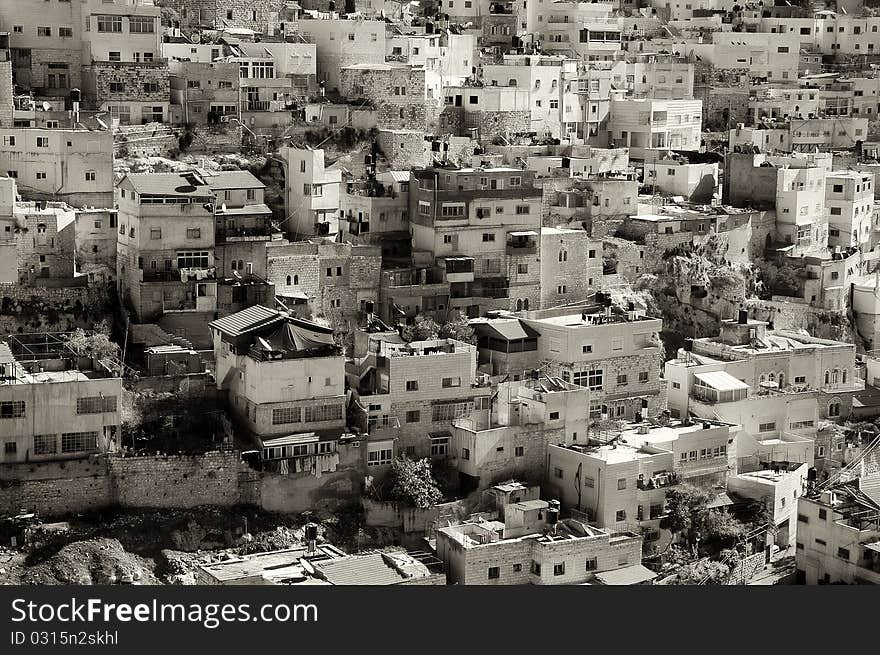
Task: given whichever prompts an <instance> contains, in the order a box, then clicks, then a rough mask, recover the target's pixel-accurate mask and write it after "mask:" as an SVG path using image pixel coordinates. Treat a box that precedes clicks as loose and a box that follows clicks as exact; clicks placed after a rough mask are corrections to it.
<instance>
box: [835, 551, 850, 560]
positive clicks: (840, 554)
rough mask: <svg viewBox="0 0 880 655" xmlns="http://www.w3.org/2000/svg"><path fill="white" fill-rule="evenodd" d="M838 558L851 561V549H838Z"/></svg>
mask: <svg viewBox="0 0 880 655" xmlns="http://www.w3.org/2000/svg"><path fill="white" fill-rule="evenodd" d="M837 556H838V557H839V558H840V559H845V560H849V549H848V548H838V549H837Z"/></svg>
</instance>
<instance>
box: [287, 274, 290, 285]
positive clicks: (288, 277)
mask: <svg viewBox="0 0 880 655" xmlns="http://www.w3.org/2000/svg"><path fill="white" fill-rule="evenodd" d="M287 286H290V276H289V275H288V276H287Z"/></svg>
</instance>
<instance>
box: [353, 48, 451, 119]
mask: <svg viewBox="0 0 880 655" xmlns="http://www.w3.org/2000/svg"><path fill="white" fill-rule="evenodd" d="M339 84H340V92H341V93H342V95H343V96H345V97H346V98H348V99H349V100H351V101H352V102H355V103H360V102H365V101H369V102H370V103H372V104H373V106H375V107H376V108H377V110H378V112H377V127H378V128H379V129H395V128H397V129H404V128H406V129H417V130H418V129H422V130H423V129H425V128H426V127H427V125H428V123H429V122H430V121H432V119H433V116H432V114H436V110H435V106H436V102H437V101H436V100H429V99H428V98H427V96H426V95H425V69H424V67H421V66H418V67H417V66H410V65H407V64H401V63H397V62H388V63H376V64H369V63H365V64H353V65H351V66H346V67H345V68H343V69H342V70H341V71H340V81H339Z"/></svg>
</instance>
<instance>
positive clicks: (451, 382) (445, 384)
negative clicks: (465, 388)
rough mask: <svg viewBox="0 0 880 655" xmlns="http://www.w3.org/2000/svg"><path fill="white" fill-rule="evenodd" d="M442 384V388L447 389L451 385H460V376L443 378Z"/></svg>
mask: <svg viewBox="0 0 880 655" xmlns="http://www.w3.org/2000/svg"><path fill="white" fill-rule="evenodd" d="M442 386H443V388H444V389H449V388H451V387H460V386H461V378H460V377H454V378H443V381H442Z"/></svg>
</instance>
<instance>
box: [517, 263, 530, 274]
mask: <svg viewBox="0 0 880 655" xmlns="http://www.w3.org/2000/svg"><path fill="white" fill-rule="evenodd" d="M528 272H529V265H528V264H517V265H516V273H517V275H526V274H528Z"/></svg>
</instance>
